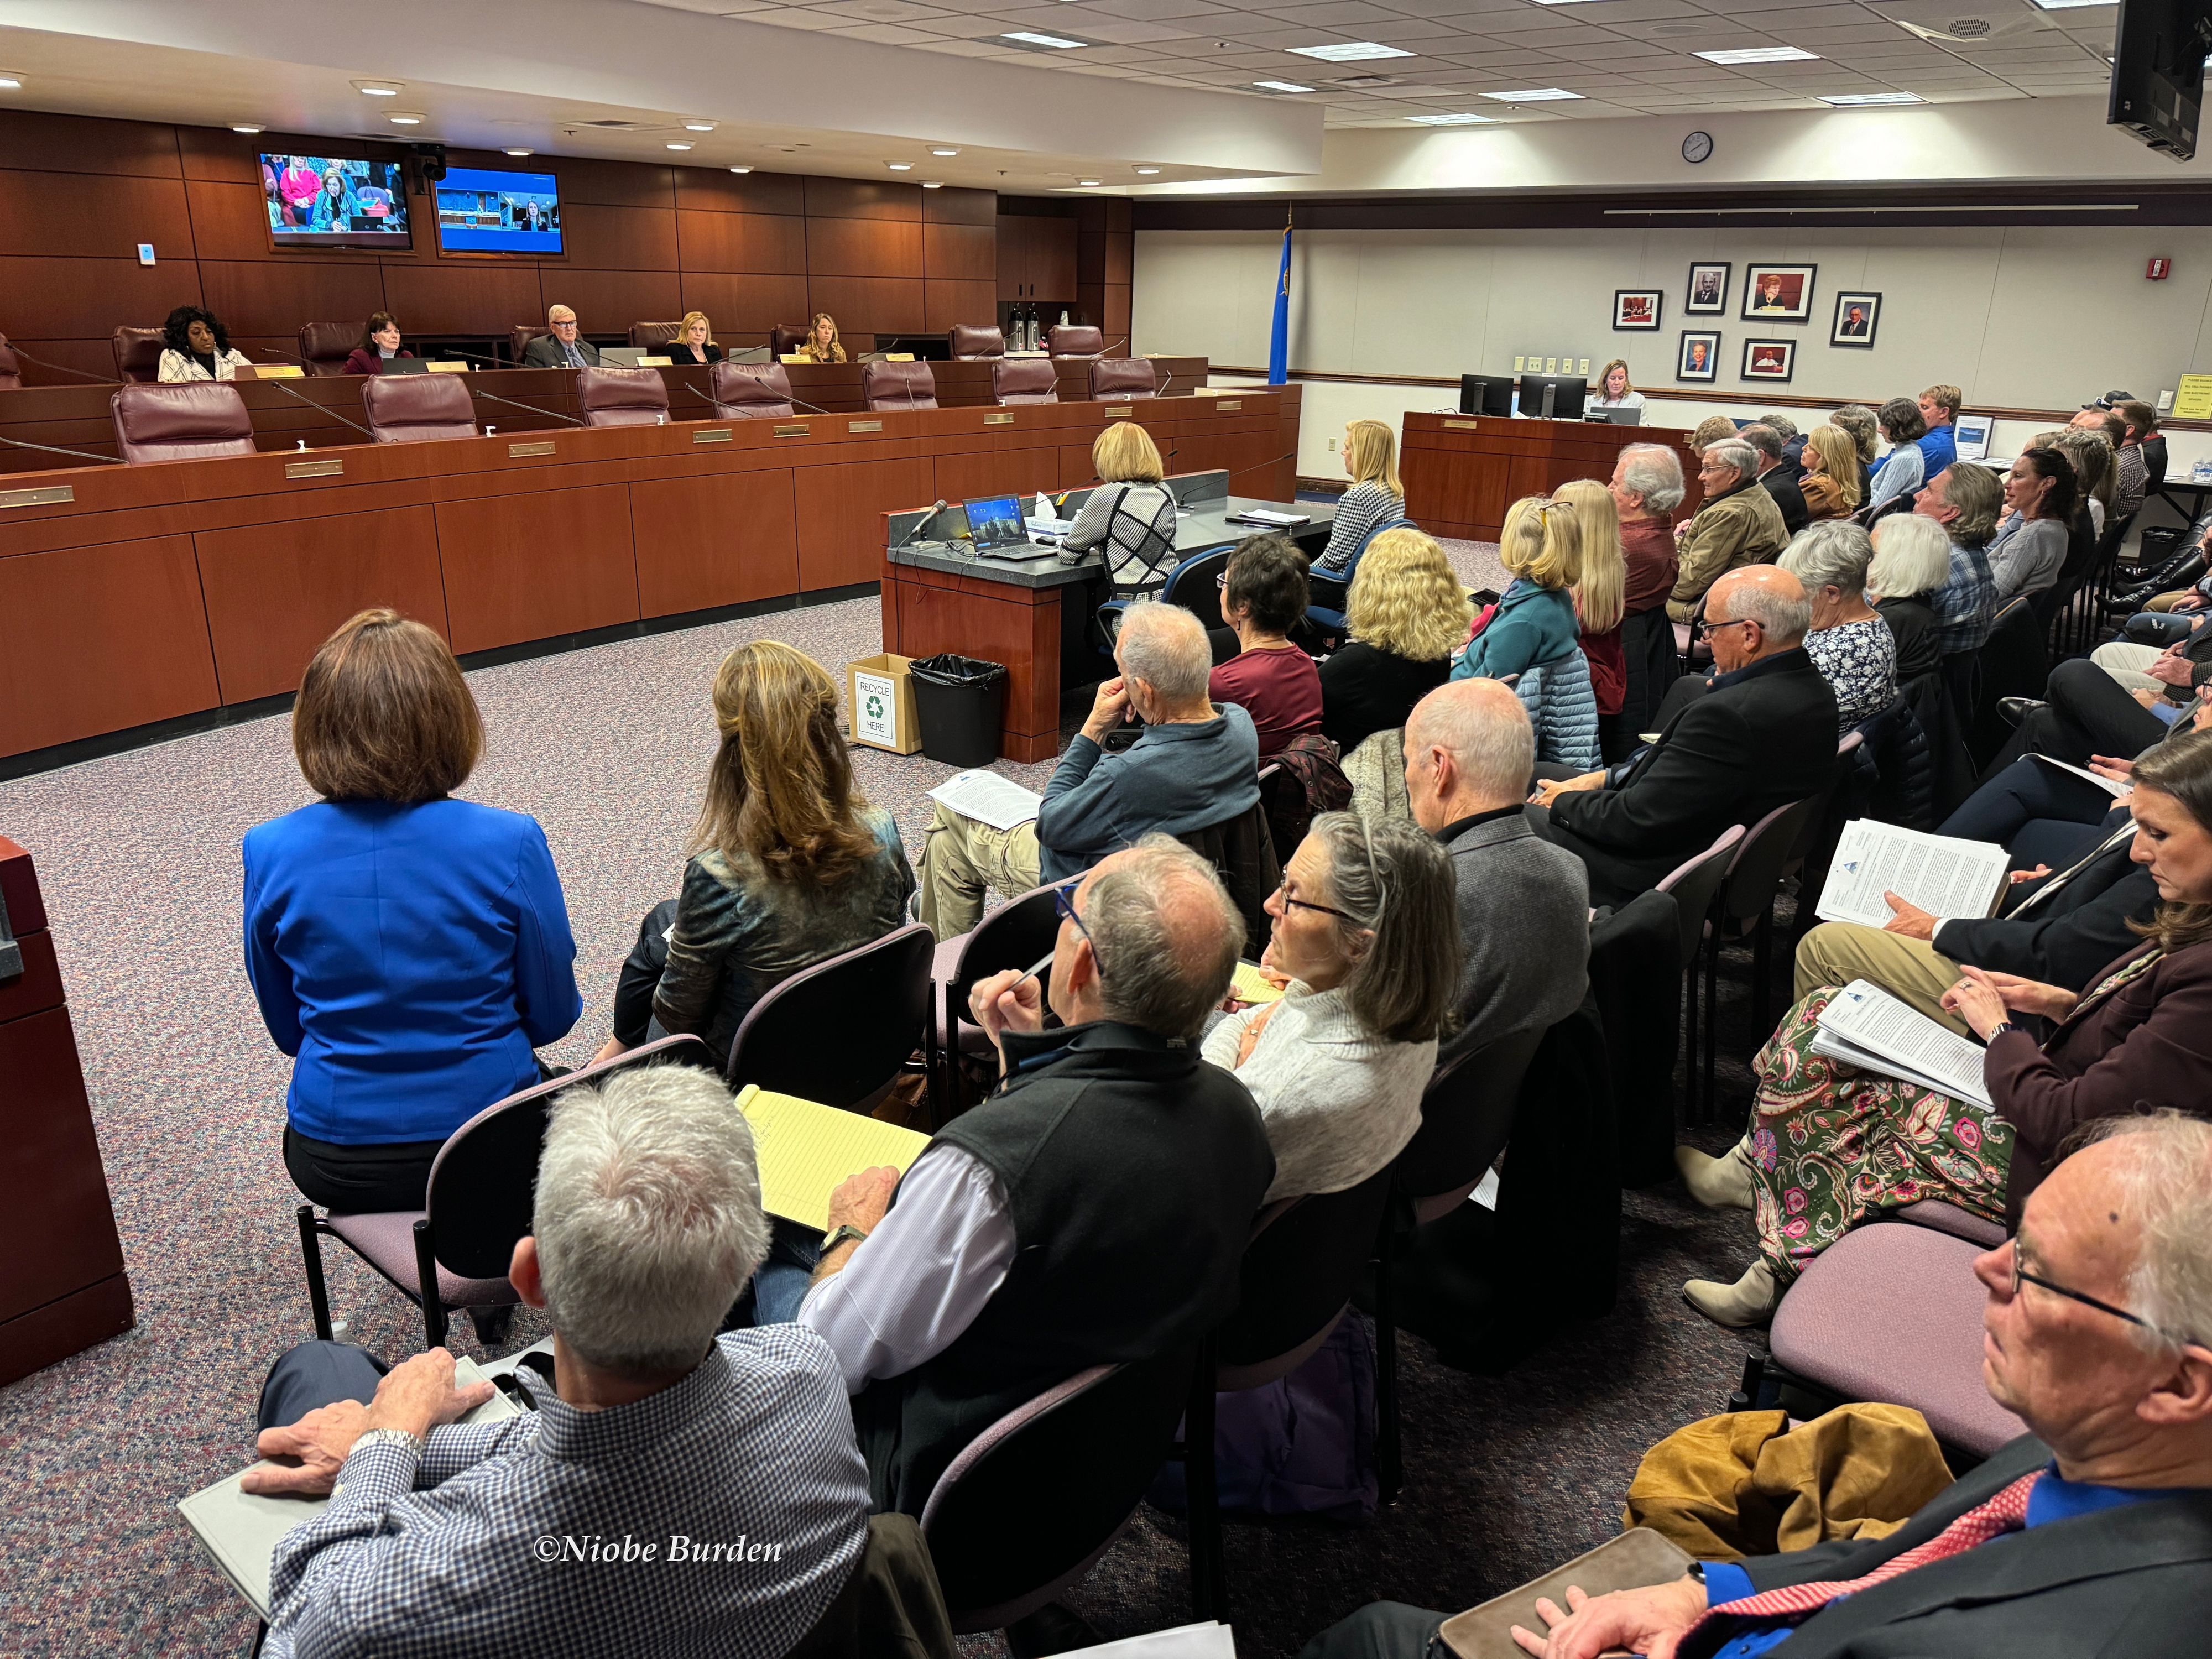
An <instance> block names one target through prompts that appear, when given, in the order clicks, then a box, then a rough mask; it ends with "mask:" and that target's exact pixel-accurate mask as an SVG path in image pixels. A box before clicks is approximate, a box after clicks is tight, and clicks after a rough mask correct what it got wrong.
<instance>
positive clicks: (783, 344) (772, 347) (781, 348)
mask: <svg viewBox="0 0 2212 1659" xmlns="http://www.w3.org/2000/svg"><path fill="white" fill-rule="evenodd" d="M805 343H806V325H805V324H804V323H778V324H777V325H775V327H774V328H772V329H770V330H769V331H768V354H769V356H771V357H784V356H789V355H790V354H791V353H792V352H794V351H796V350H798V349H799V347H801V346H803V345H805Z"/></svg>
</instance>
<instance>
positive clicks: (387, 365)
mask: <svg viewBox="0 0 2212 1659" xmlns="http://www.w3.org/2000/svg"><path fill="white" fill-rule="evenodd" d="M429 372H430V364H429V362H428V359H426V358H422V357H387V358H386V359H385V360H384V373H386V374H428V373H429Z"/></svg>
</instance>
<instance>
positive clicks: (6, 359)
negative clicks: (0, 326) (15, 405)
mask: <svg viewBox="0 0 2212 1659" xmlns="http://www.w3.org/2000/svg"><path fill="white" fill-rule="evenodd" d="M22 384H23V366H22V364H21V363H20V362H16V361H15V347H13V346H11V345H9V343H8V337H7V336H6V335H4V334H0V392H13V391H14V390H15V388H16V387H17V386H21V385H22Z"/></svg>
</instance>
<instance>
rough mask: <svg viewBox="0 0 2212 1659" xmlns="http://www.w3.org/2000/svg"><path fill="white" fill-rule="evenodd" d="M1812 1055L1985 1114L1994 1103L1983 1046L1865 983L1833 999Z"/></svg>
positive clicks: (1849, 987)
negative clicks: (1964, 1102) (1931, 1092)
mask: <svg viewBox="0 0 2212 1659" xmlns="http://www.w3.org/2000/svg"><path fill="white" fill-rule="evenodd" d="M1813 1052H1814V1054H1825V1055H1826V1056H1827V1057H1828V1058H1829V1059H1830V1060H1841V1061H1842V1062H1843V1063H1844V1065H1846V1066H1857V1067H1858V1068H1859V1069H1860V1070H1861V1071H1865V1072H1878V1073H1881V1075H1882V1076H1884V1077H1893V1078H1896V1079H1899V1081H1900V1082H1905V1083H1917V1084H1918V1085H1920V1086H1921V1087H1922V1088H1923V1089H1933V1090H1934V1091H1936V1093H1937V1094H1940V1095H1948V1096H1949V1097H1951V1098H1952V1099H1954V1100H1967V1101H1972V1103H1974V1104H1975V1105H1977V1106H1980V1107H1983V1108H1985V1109H1986V1108H1987V1107H1988V1105H1989V1103H1990V1091H1989V1085H1987V1084H1986V1083H1984V1081H1983V1079H1982V1061H1983V1059H1984V1055H1985V1054H1987V1053H1988V1051H1987V1050H1986V1049H1984V1048H1983V1047H1982V1045H1981V1044H1980V1043H1978V1042H1974V1041H1973V1040H1972V1038H1969V1037H1962V1036H1960V1035H1959V1034H1958V1033H1957V1032H1956V1031H1954V1030H1950V1029H1949V1028H1948V1027H1947V1026H1942V1025H1938V1024H1936V1022H1935V1021H1934V1020H1932V1019H1930V1018H1928V1016H1927V1015H1925V1014H1923V1013H1922V1012H1920V1011H1919V1010H1918V1009H1917V1008H1909V1007H1907V1006H1905V1004H1904V1003H1902V1002H1899V1000H1897V999H1896V998H1895V997H1893V996H1892V995H1890V994H1889V993H1888V992H1887V991H1885V990H1883V989H1882V988H1881V987H1880V986H1878V985H1871V984H1869V983H1868V982H1867V981H1865V980H1863V979H1855V980H1853V981H1851V982H1850V984H1849V985H1846V986H1845V987H1844V988H1843V989H1842V990H1840V991H1838V992H1837V993H1836V994H1835V995H1834V996H1833V997H1832V998H1831V999H1830V1000H1829V1003H1828V1006H1827V1007H1826V1009H1824V1010H1823V1011H1822V1012H1821V1014H1820V1030H1817V1031H1816V1032H1814V1036H1813Z"/></svg>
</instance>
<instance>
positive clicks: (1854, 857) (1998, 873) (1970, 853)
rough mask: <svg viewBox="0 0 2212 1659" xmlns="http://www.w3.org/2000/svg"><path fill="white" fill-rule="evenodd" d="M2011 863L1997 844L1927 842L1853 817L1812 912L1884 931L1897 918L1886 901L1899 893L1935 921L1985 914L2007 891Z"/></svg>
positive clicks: (1942, 839)
mask: <svg viewBox="0 0 2212 1659" xmlns="http://www.w3.org/2000/svg"><path fill="white" fill-rule="evenodd" d="M2011 864H2012V860H2011V858H2010V856H2009V855H2008V854H2007V853H2006V852H2005V849H2004V848H2002V847H1999V846H1998V845H1997V844H1996V842H1987V841H1962V840H1960V839H1959V838H1958V837H1957V836H1928V835H1923V834H1922V833H1921V832H1920V831H1919V830H1917V829H1899V827H1898V826H1897V825H1895V824H1893V823H1875V821H1874V820H1873V819H1871V818H1856V819H1854V820H1852V821H1851V822H1850V823H1847V824H1845V825H1844V834H1843V839H1842V840H1841V841H1839V842H1837V843H1836V859H1835V862H1834V863H1833V864H1832V865H1830V866H1828V884H1827V885H1826V887H1824V888H1822V889H1821V890H1820V908H1819V909H1818V910H1816V911H1815V912H1814V914H1815V915H1818V916H1819V917H1820V920H1821V921H1856V922H1857V923H1859V924H1860V925H1861V926H1862V927H1881V926H1882V924H1883V923H1885V922H1887V921H1888V920H1889V918H1890V915H1891V914H1892V913H1891V910H1890V908H1889V906H1888V905H1887V904H1886V903H1884V902H1882V895H1883V894H1884V893H1895V894H1896V895H1897V896H1899V898H1901V899H1903V900H1905V902H1906V903H1908V904H1914V905H1917V906H1918V907H1919V908H1921V909H1923V910H1925V911H1927V912H1928V914H1929V915H1932V916H1942V917H1946V918H1948V917H1953V916H1967V917H1979V916H1986V915H1989V914H1990V911H1992V910H1994V909H1995V908H1996V902H1997V899H1998V897H1999V896H2001V895H2002V893H2003V892H2004V890H2005V886H2006V883H2007V880H2008V873H2009V871H2010V867H2011Z"/></svg>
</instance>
